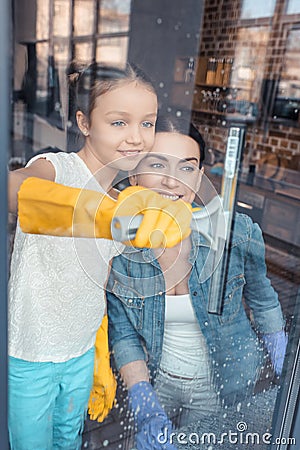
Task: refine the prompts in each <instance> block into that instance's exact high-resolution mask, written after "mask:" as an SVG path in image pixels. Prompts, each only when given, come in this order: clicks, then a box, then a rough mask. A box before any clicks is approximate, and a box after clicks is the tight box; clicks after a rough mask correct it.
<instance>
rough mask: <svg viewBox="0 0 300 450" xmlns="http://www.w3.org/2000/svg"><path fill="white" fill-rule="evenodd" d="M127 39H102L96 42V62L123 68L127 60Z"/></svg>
mask: <svg viewBox="0 0 300 450" xmlns="http://www.w3.org/2000/svg"><path fill="white" fill-rule="evenodd" d="M127 50H128V37H111V38H103V39H99V40H98V41H97V49H96V60H97V61H98V62H102V63H107V64H112V65H114V64H116V65H118V66H123V65H124V64H125V63H126V60H127Z"/></svg>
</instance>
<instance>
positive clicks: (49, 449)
mask: <svg viewBox="0 0 300 450" xmlns="http://www.w3.org/2000/svg"><path fill="white" fill-rule="evenodd" d="M93 368H94V348H92V349H91V350H89V351H88V352H87V353H85V354H84V355H82V356H80V357H78V358H72V359H70V360H69V361H66V362H62V363H52V362H41V363H39V362H29V361H24V360H22V359H17V358H12V357H10V358H9V369H8V389H9V391H8V405H9V408H8V409H9V411H8V426H9V439H10V445H11V450H58V449H60V450H79V449H80V448H81V439H82V437H81V433H82V430H83V426H84V419H85V416H86V409H87V402H88V398H89V394H90V390H91V387H92V381H93Z"/></svg>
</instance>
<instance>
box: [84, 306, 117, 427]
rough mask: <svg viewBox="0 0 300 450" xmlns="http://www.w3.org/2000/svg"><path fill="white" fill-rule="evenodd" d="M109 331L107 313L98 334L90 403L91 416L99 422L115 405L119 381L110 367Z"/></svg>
mask: <svg viewBox="0 0 300 450" xmlns="http://www.w3.org/2000/svg"><path fill="white" fill-rule="evenodd" d="M107 331H108V320H107V315H105V316H104V317H103V320H102V324H101V327H100V328H99V330H98V332H97V336H96V342H95V365H94V384H93V388H92V390H91V393H90V398H89V403H88V412H89V415H90V418H91V419H92V420H97V421H98V422H103V420H104V419H105V417H106V416H107V415H108V413H109V411H110V410H111V409H112V407H113V406H114V403H115V396H116V388H117V382H116V380H115V377H114V374H113V373H112V370H111V367H110V357H109V349H108V333H107Z"/></svg>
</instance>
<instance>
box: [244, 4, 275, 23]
mask: <svg viewBox="0 0 300 450" xmlns="http://www.w3.org/2000/svg"><path fill="white" fill-rule="evenodd" d="M275 4H276V0H264V1H261V0H244V1H243V7H242V14H241V19H257V18H259V17H271V16H272V15H273V13H274V8H275Z"/></svg>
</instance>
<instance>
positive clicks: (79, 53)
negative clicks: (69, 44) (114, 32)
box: [74, 42, 93, 63]
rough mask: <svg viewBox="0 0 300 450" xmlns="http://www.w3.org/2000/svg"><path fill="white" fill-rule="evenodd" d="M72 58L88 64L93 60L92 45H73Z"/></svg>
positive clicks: (89, 43)
mask: <svg viewBox="0 0 300 450" xmlns="http://www.w3.org/2000/svg"><path fill="white" fill-rule="evenodd" d="M74 58H75V59H76V60H78V61H80V62H83V63H89V62H90V61H91V60H92V58H93V44H92V43H91V42H78V43H76V44H75V45H74Z"/></svg>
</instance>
